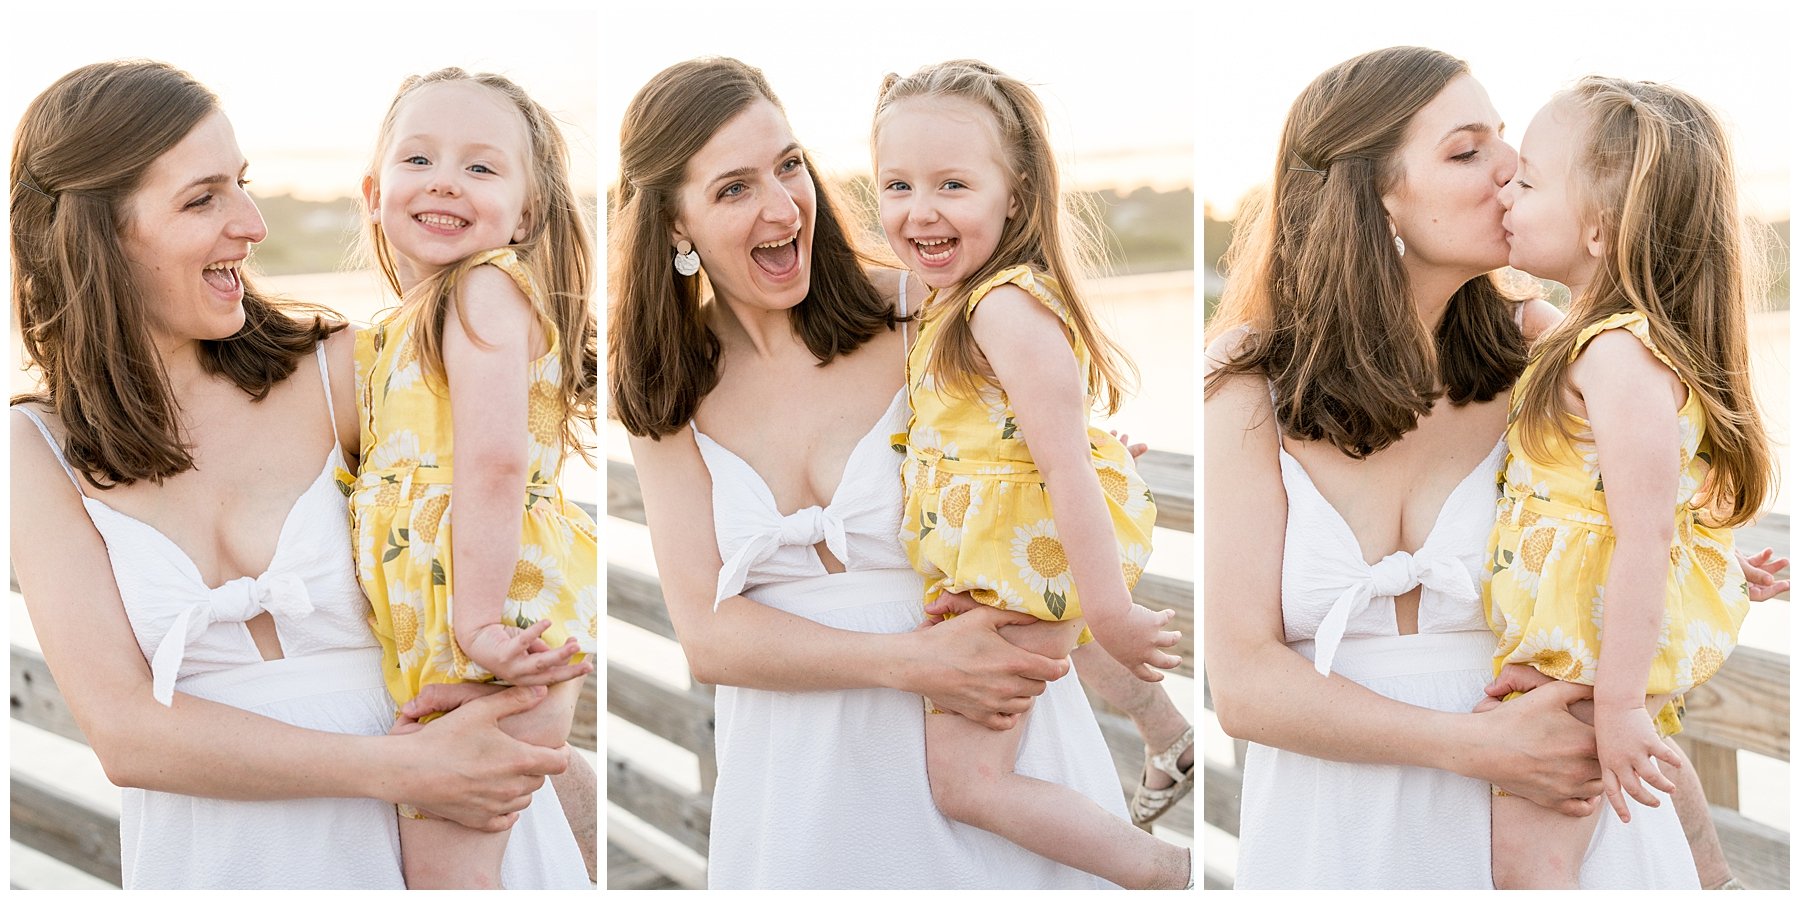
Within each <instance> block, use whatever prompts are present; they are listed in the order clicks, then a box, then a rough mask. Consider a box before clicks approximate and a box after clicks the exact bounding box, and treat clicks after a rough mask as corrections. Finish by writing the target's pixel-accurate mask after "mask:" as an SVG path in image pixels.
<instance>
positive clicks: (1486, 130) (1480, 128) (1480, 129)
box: [1438, 122, 1506, 144]
mask: <svg viewBox="0 0 1800 900" xmlns="http://www.w3.org/2000/svg"><path fill="white" fill-rule="evenodd" d="M1505 129H1506V126H1505V125H1504V124H1502V125H1501V126H1500V127H1499V128H1495V127H1494V126H1492V125H1489V124H1487V123H1486V122H1468V123H1465V124H1462V125H1458V126H1456V127H1455V128H1452V129H1450V130H1449V131H1446V132H1444V136H1443V137H1441V138H1438V143H1440V144H1442V143H1443V142H1445V141H1447V140H1450V139H1451V138H1453V137H1456V136H1457V135H1459V134H1461V133H1463V132H1465V131H1468V132H1473V133H1475V134H1495V133H1498V132H1500V131H1504V130H1505Z"/></svg>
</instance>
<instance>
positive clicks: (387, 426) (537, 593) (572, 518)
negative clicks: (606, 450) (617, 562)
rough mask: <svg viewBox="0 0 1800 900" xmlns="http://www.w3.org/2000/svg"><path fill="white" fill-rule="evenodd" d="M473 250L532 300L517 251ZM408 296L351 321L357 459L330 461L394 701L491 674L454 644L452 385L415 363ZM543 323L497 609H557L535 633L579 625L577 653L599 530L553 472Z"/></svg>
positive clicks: (521, 620) (557, 460)
mask: <svg viewBox="0 0 1800 900" xmlns="http://www.w3.org/2000/svg"><path fill="white" fill-rule="evenodd" d="M477 260H478V261H479V262H481V263H485V264H488V265H492V266H496V267H498V268H499V269H501V270H502V271H504V272H506V273H507V274H508V275H510V276H512V278H513V280H514V281H515V282H516V283H517V284H518V285H519V288H520V289H521V290H522V291H524V292H525V295H526V296H527V297H530V298H533V302H534V305H535V304H536V301H537V298H538V297H539V295H538V293H537V291H536V288H535V285H534V282H533V281H532V278H531V274H530V271H529V270H528V269H527V268H526V267H525V266H524V265H523V264H522V263H520V262H519V260H518V258H517V257H516V256H515V255H514V254H513V252H512V251H510V250H490V251H486V252H484V253H483V254H481V255H480V256H479V257H477ZM409 310H410V307H403V308H402V309H401V310H400V311H398V312H396V313H395V314H393V315H391V316H389V317H388V318H387V319H385V320H384V321H382V322H381V323H379V324H377V325H376V326H375V327H373V328H370V329H367V330H364V331H361V332H358V333H357V335H356V390H357V398H358V403H357V406H358V418H359V420H360V422H361V426H362V447H363V454H362V464H361V467H360V471H359V472H358V473H357V475H356V476H355V477H352V476H351V475H350V474H349V473H347V472H343V471H341V470H340V471H339V472H338V483H339V487H340V489H342V490H343V491H344V493H345V494H346V495H347V496H349V498H350V523H351V533H352V534H353V535H354V536H355V538H356V562H357V577H358V579H360V580H361V582H362V586H363V592H364V593H366V594H367V595H368V597H369V605H370V606H371V608H372V613H371V616H370V626H371V627H372V628H373V629H374V631H375V637H376V639H377V640H378V641H379V642H380V644H381V650H382V662H383V671H384V673H385V675H386V677H387V686H388V691H389V693H391V694H392V695H393V697H394V701H395V702H396V703H405V702H406V701H408V700H410V699H412V698H413V697H415V696H417V695H418V693H419V690H420V689H421V688H422V687H424V686H425V685H427V684H436V683H444V682H455V681H491V680H493V675H492V674H491V673H489V672H488V671H486V670H485V669H484V668H482V667H481V666H480V665H479V664H477V663H474V662H472V661H470V660H469V658H468V657H466V656H463V654H462V649H461V648H460V647H458V646H457V643H456V640H455V638H454V637H453V636H452V631H451V627H450V610H451V596H452V588H453V586H454V585H455V577H454V576H455V573H454V571H453V569H452V567H451V553H450V547H451V544H450V508H451V507H450V502H451V484H452V472H453V467H452V447H451V434H452V432H451V425H450V397H449V393H448V391H447V389H446V388H445V387H444V386H443V385H442V384H441V383H440V382H438V381H437V379H435V378H433V377H431V376H428V375H426V374H425V372H424V368H423V366H422V365H421V363H420V360H419V356H418V353H417V350H416V348H415V346H414V343H413V340H412V337H411V335H410V334H409V333H408V332H409V330H410V328H411V323H412V320H411V317H410V316H409V315H408V311H409ZM548 336H549V340H550V345H551V346H550V349H549V350H548V351H547V352H546V353H545V354H544V355H543V356H541V357H539V358H538V359H537V360H535V361H533V363H532V364H531V367H530V368H529V370H528V375H529V377H530V385H531V386H530V391H531V396H530V403H529V405H528V409H529V416H528V420H527V427H528V428H529V429H530V432H531V439H530V442H529V444H528V446H529V448H530V449H529V457H528V470H529V471H530V473H531V475H530V478H529V483H528V484H527V485H526V489H525V492H524V494H523V496H522V497H521V498H520V501H521V502H522V503H523V504H524V505H525V520H524V528H523V530H522V533H521V535H520V541H519V558H518V561H517V562H516V563H515V564H514V568H513V576H512V582H511V584H510V586H509V587H508V589H507V595H506V602H505V605H504V607H503V608H502V615H503V620H504V621H505V622H506V623H507V624H509V625H514V626H517V627H520V628H524V627H527V626H529V625H532V624H534V623H535V622H537V621H538V620H539V619H543V618H546V617H548V618H551V619H553V620H555V623H556V624H554V625H551V626H550V628H549V630H548V631H547V632H545V634H544V641H545V642H546V643H548V644H549V645H550V646H552V647H558V646H561V645H562V643H563V642H564V641H566V640H568V638H569V636H570V635H574V636H575V637H576V638H577V640H578V642H579V644H580V646H581V649H582V653H581V654H578V655H577V656H576V657H575V660H576V661H580V660H582V659H585V658H586V654H591V653H593V652H595V646H596V637H597V634H598V616H599V588H598V584H597V577H596V572H597V568H596V563H597V559H598V556H597V553H596V545H597V542H596V540H595V533H596V532H595V528H594V522H593V519H591V518H589V517H588V515H587V513H586V512H584V511H582V509H581V508H580V507H578V506H576V505H575V504H573V503H570V502H568V501H567V500H565V499H564V498H563V496H562V492H561V491H560V490H559V489H558V488H557V486H556V478H557V475H558V474H559V472H560V470H561V466H562V454H563V446H562V418H561V416H562V410H561V405H560V403H559V401H558V399H557V391H558V390H559V388H558V385H559V384H560V378H561V372H560V369H561V362H560V359H559V357H558V355H557V353H556V339H557V338H556V335H555V333H554V331H550V332H549V333H548Z"/></svg>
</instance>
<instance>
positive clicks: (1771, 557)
mask: <svg viewBox="0 0 1800 900" xmlns="http://www.w3.org/2000/svg"><path fill="white" fill-rule="evenodd" d="M1737 558H1738V566H1739V567H1740V568H1742V569H1743V570H1744V581H1745V582H1746V583H1747V584H1748V585H1749V588H1750V599H1752V600H1757V601H1762V600H1767V599H1769V598H1770V597H1778V596H1780V595H1782V594H1785V593H1787V590H1788V587H1789V583H1788V580H1787V579H1785V578H1781V579H1777V578H1776V576H1778V575H1780V574H1781V573H1782V571H1783V570H1785V569H1786V568H1787V567H1788V561H1787V557H1782V558H1780V559H1776V558H1775V548H1773V547H1764V548H1762V552H1760V553H1757V554H1755V555H1752V556H1745V555H1744V553H1743V551H1741V550H1740V551H1737Z"/></svg>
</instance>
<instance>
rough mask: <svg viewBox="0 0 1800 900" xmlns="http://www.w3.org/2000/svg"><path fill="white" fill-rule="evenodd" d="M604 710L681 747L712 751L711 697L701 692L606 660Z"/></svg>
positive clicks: (696, 750)
mask: <svg viewBox="0 0 1800 900" xmlns="http://www.w3.org/2000/svg"><path fill="white" fill-rule="evenodd" d="M606 711H607V712H608V713H610V714H612V715H615V716H618V717H620V718H622V719H624V720H625V721H627V722H630V723H631V724H633V725H636V726H638V727H639V728H642V729H644V730H645V731H648V732H650V733H651V734H654V735H656V736H657V737H660V738H662V739H663V740H665V741H668V742H670V743H672V744H674V745H676V746H677V747H681V748H682V749H685V750H690V751H692V752H694V753H699V754H706V755H711V753H712V751H713V704H712V698H711V697H709V696H707V695H706V694H704V693H702V692H698V691H683V690H677V689H675V688H673V687H670V686H669V685H667V684H664V683H662V682H660V681H657V680H655V679H652V678H646V677H644V676H643V675H641V674H639V673H638V672H637V670H635V669H632V668H631V667H629V666H622V665H619V664H617V663H612V662H609V663H607V664H606Z"/></svg>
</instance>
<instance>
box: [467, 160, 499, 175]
mask: <svg viewBox="0 0 1800 900" xmlns="http://www.w3.org/2000/svg"><path fill="white" fill-rule="evenodd" d="M469 171H471V172H475V173H477V174H481V175H492V174H494V170H493V169H490V168H488V167H487V166H485V165H482V164H481V163H476V164H474V165H472V166H470V167H469Z"/></svg>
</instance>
